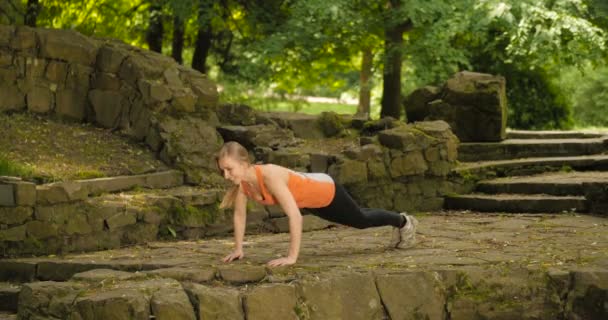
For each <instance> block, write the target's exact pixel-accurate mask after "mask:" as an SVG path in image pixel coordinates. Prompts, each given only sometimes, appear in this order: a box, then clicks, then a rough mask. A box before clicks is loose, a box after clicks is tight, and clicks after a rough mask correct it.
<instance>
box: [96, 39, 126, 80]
mask: <svg viewBox="0 0 608 320" xmlns="http://www.w3.org/2000/svg"><path fill="white" fill-rule="evenodd" d="M122 46H124V45H122ZM127 55H128V52H127V50H126V49H125V48H121V46H116V45H111V44H105V45H104V46H102V47H100V48H99V51H98V53H97V60H96V67H97V69H98V70H100V71H102V72H107V73H118V71H119V69H120V64H121V63H122V62H123V60H124V59H126V57H127Z"/></svg>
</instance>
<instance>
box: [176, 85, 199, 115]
mask: <svg viewBox="0 0 608 320" xmlns="http://www.w3.org/2000/svg"><path fill="white" fill-rule="evenodd" d="M172 91H173V99H171V106H172V107H173V109H174V110H175V111H178V112H194V110H195V105H196V95H195V94H194V93H193V92H192V90H190V88H174V89H173V90H172Z"/></svg>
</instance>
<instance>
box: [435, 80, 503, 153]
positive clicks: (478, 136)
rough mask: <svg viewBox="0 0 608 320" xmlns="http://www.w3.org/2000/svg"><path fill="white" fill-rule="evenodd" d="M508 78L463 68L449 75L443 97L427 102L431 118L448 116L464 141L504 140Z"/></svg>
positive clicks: (437, 118)
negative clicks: (506, 79)
mask: <svg viewBox="0 0 608 320" xmlns="http://www.w3.org/2000/svg"><path fill="white" fill-rule="evenodd" d="M505 87H506V84H505V79H504V78H503V77H501V76H492V75H489V74H481V73H473V72H466V71H464V72H459V73H456V74H455V75H454V76H453V77H452V78H450V79H448V81H447V82H446V85H445V87H444V90H443V93H442V99H441V100H436V101H434V102H433V103H429V104H427V108H428V112H429V114H428V116H427V117H426V119H429V120H445V121H446V122H448V123H449V124H450V127H451V128H452V130H453V131H454V133H455V134H456V136H458V138H459V139H460V140H461V141H465V142H469V141H479V142H489V141H502V140H504V139H505V138H506V125H507V99H506V91H505V90H506V89H505Z"/></svg>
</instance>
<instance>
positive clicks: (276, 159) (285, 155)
mask: <svg viewBox="0 0 608 320" xmlns="http://www.w3.org/2000/svg"><path fill="white" fill-rule="evenodd" d="M268 163H272V164H276V165H280V166H284V167H287V168H291V169H294V170H301V171H304V170H302V169H305V168H307V167H308V166H309V165H310V155H308V154H306V153H302V151H301V150H298V149H296V148H283V149H280V150H276V151H272V152H270V153H269V154H268Z"/></svg>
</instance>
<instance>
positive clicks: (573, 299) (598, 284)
mask: <svg viewBox="0 0 608 320" xmlns="http://www.w3.org/2000/svg"><path fill="white" fill-rule="evenodd" d="M572 279H573V287H572V289H571V291H570V293H569V294H568V301H567V305H566V314H567V318H568V319H574V320H583V319H590V320H596V319H597V320H599V319H605V318H606V317H607V316H608V271H606V270H579V271H575V272H573V273H572Z"/></svg>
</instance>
